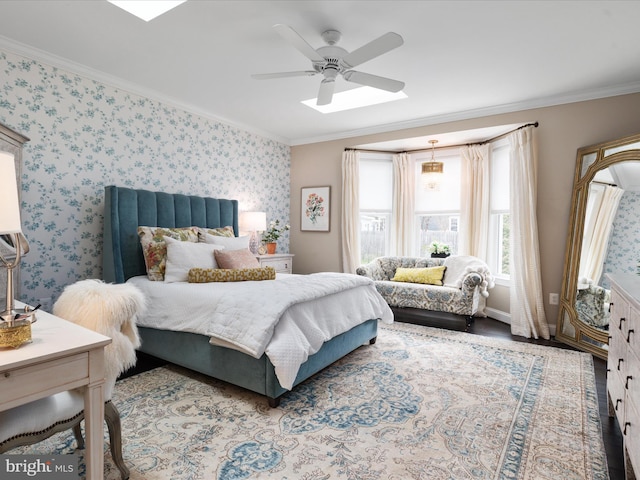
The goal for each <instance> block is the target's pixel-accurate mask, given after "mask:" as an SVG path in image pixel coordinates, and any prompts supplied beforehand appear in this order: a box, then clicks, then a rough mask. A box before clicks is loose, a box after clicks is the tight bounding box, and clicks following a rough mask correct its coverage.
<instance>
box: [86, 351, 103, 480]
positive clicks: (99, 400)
mask: <svg viewBox="0 0 640 480" xmlns="http://www.w3.org/2000/svg"><path fill="white" fill-rule="evenodd" d="M103 353H104V352H103V350H102V349H100V350H99V351H93V352H90V371H91V370H92V368H91V367H96V366H98V365H99V367H98V370H99V371H101V375H100V374H99V375H96V376H97V377H98V378H97V381H93V382H90V383H89V385H87V387H86V389H85V391H84V428H85V436H86V440H87V446H86V449H85V454H84V459H85V463H86V466H87V479H86V480H101V479H102V478H104V369H103ZM92 360H94V361H92ZM94 378H95V377H94Z"/></svg>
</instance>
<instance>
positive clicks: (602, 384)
mask: <svg viewBox="0 0 640 480" xmlns="http://www.w3.org/2000/svg"><path fill="white" fill-rule="evenodd" d="M434 326H436V325H434ZM467 331H468V332H469V333H472V334H476V335H484V336H487V337H500V338H508V339H511V340H513V341H515V342H526V343H535V344H538V345H547V346H552V347H558V348H566V349H569V350H573V348H572V347H569V346H567V345H565V344H563V343H560V342H557V341H555V340H554V339H551V340H533V339H527V338H523V337H514V336H512V335H511V331H510V327H509V325H507V324H505V323H502V322H500V321H498V320H494V319H492V318H478V319H476V320H475V321H474V322H473V324H472V325H471V326H470V327H469V328H468V330H467ZM165 363H166V362H163V361H161V360H158V359H157V358H154V357H151V356H148V355H145V354H140V353H139V355H138V364H137V365H136V366H135V367H134V368H132V369H131V370H129V371H127V372H126V373H125V374H123V375H122V377H126V376H130V375H134V374H136V373H140V372H143V371H145V370H149V369H151V368H155V367H158V366H160V365H164V364H165ZM593 364H594V370H595V375H596V387H597V390H598V403H599V408H600V420H601V424H602V437H603V440H604V444H605V449H606V452H607V463H608V466H609V477H610V480H624V460H623V456H622V434H621V432H620V429H619V428H618V425H617V422H616V420H615V418H610V417H609V414H608V407H607V364H606V362H605V361H604V360H601V359H599V358H596V357H593Z"/></svg>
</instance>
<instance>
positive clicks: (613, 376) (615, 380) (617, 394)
mask: <svg viewBox="0 0 640 480" xmlns="http://www.w3.org/2000/svg"><path fill="white" fill-rule="evenodd" d="M622 378H623V377H622V375H621V374H620V373H619V372H618V371H616V370H614V371H609V372H607V392H609V401H610V402H611V407H612V408H613V412H611V411H610V412H609V413H610V414H611V413H613V414H614V415H615V417H616V418H617V419H618V424H619V425H620V427H622V425H623V423H624V413H625V407H626V404H627V398H626V391H625V388H624V383H623V381H622Z"/></svg>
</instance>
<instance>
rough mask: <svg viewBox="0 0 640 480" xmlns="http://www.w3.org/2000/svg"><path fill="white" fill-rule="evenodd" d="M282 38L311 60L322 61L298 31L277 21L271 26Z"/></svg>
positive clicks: (322, 58)
mask: <svg viewBox="0 0 640 480" xmlns="http://www.w3.org/2000/svg"><path fill="white" fill-rule="evenodd" d="M273 28H275V29H276V31H277V32H278V33H279V34H280V36H281V37H282V38H284V39H285V40H287V41H288V42H289V43H291V44H292V45H293V46H294V47H296V48H297V49H298V50H299V51H300V52H301V53H302V54H303V55H304V56H305V57H307V58H308V59H309V60H311V61H312V62H324V57H323V56H322V55H320V54H319V53H318V52H316V51H315V49H314V48H313V47H312V46H311V45H309V44H308V43H307V41H306V40H305V39H304V38H302V37H301V36H300V35H298V33H297V32H296V31H295V30H294V29H293V28H291V27H290V26H288V25H284V24H282V23H278V24H276V25H274V26H273Z"/></svg>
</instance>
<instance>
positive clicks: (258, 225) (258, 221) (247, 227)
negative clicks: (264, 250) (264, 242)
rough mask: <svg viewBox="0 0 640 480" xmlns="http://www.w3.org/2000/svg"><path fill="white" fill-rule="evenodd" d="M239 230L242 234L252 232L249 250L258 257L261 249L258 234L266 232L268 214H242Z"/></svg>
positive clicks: (239, 220)
mask: <svg viewBox="0 0 640 480" xmlns="http://www.w3.org/2000/svg"><path fill="white" fill-rule="evenodd" d="M238 228H239V229H240V231H241V232H251V238H250V239H249V250H251V253H253V254H254V255H257V254H258V248H259V247H260V240H258V232H264V231H265V230H266V229H267V214H266V213H265V212H241V213H240V218H239V219H238Z"/></svg>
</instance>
